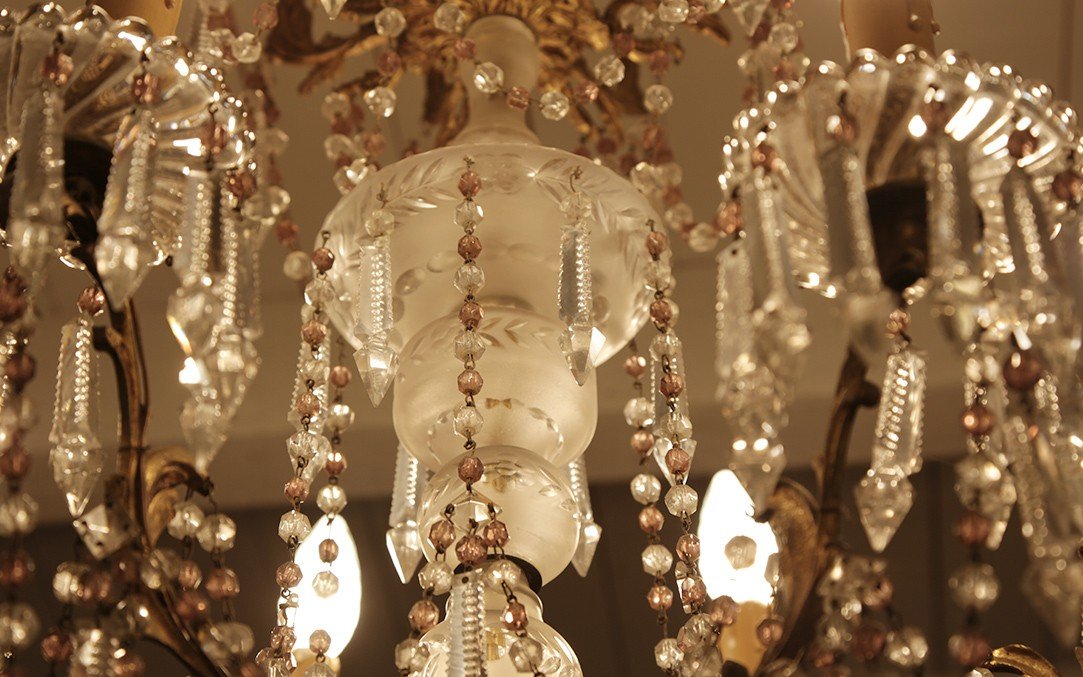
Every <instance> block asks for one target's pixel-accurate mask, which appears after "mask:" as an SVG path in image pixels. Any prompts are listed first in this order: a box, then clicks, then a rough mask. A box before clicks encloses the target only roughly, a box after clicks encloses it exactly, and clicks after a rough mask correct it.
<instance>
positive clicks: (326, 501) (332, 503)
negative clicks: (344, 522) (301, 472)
mask: <svg viewBox="0 0 1083 677" xmlns="http://www.w3.org/2000/svg"><path fill="white" fill-rule="evenodd" d="M316 505H317V506H318V507H319V509H320V510H322V511H324V512H325V513H327V514H333V513H334V514H337V513H340V512H342V510H343V509H344V508H345V507H346V492H345V491H343V490H342V487H340V486H339V485H337V484H328V485H326V486H324V487H321V488H320V493H319V494H317V496H316Z"/></svg>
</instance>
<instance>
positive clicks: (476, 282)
mask: <svg viewBox="0 0 1083 677" xmlns="http://www.w3.org/2000/svg"><path fill="white" fill-rule="evenodd" d="M484 286H485V271H484V270H482V269H481V266H479V265H477V264H476V263H474V262H470V263H464V264H463V265H461V266H459V269H458V270H456V271H455V288H456V289H458V290H459V291H460V292H462V293H463V294H473V295H475V296H476V295H477V293H478V292H479V291H481V288H482V287H484Z"/></svg>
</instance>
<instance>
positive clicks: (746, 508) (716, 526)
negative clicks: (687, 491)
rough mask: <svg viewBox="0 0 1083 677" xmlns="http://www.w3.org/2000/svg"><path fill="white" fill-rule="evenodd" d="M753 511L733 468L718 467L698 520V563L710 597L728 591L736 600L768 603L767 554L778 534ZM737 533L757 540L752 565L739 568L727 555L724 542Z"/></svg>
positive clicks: (773, 551)
mask: <svg viewBox="0 0 1083 677" xmlns="http://www.w3.org/2000/svg"><path fill="white" fill-rule="evenodd" d="M753 514H755V511H754V509H753V507H752V499H751V498H749V497H748V492H746V491H745V489H744V487H743V486H741V481H740V480H738V479H737V476H736V475H734V474H733V472H731V471H729V470H721V471H719V472H718V473H716V474H715V476H714V477H713V478H711V484H710V486H708V487H707V495H706V496H704V498H703V507H702V508H700V520H699V539H700V543H701V552H702V554H701V555H700V561H699V567H700V572H701V573H702V575H703V582H704V583H705V584H706V585H707V592H708V594H710V596H711V597H721V596H723V595H727V596H729V597H732V598H733V600H734V601H735V602H737V603H738V604H743V603H744V602H758V603H760V604H763V605H765V606H766V605H769V604H770V603H771V598H772V596H773V588H772V585H771V583H770V582H769V581H768V580H767V578H766V574H767V568H768V558H770V557H771V555H774V554H776V553H778V538H777V537H776V536H775V532H774V530H772V529H771V525H770V524H767V523H765V522H757V521H756V520H755V519H753V517H752V515H753ZM736 536H746V537H748V538H751V539H752V541H753V542H755V544H756V548H755V557H754V558H753V560H752V563H751V565H749V566H747V567H744V568H741V569H735V568H734V567H733V564H732V563H731V562H730V560H729V558H728V557H727V556H726V545H727V544H728V543H729V542H730V541H731V540H733V538H734V537H736Z"/></svg>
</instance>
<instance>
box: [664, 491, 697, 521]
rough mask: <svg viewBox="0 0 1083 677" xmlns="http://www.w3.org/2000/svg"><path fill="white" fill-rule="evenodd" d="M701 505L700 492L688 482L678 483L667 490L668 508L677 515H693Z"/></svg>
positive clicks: (672, 513)
mask: <svg viewBox="0 0 1083 677" xmlns="http://www.w3.org/2000/svg"><path fill="white" fill-rule="evenodd" d="M698 507H699V494H698V493H696V490H695V489H693V488H692V487H690V486H688V485H687V484H677V485H674V486H672V487H670V488H669V491H667V492H666V508H667V509H668V510H669V512H670V514H671V515H673V516H675V517H681V516H682V515H685V514H687V515H691V514H693V513H694V512H696V508H698Z"/></svg>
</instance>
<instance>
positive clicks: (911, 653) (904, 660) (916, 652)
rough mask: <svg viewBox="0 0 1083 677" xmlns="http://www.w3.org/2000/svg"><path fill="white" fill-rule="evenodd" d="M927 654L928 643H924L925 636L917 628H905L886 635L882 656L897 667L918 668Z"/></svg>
mask: <svg viewBox="0 0 1083 677" xmlns="http://www.w3.org/2000/svg"><path fill="white" fill-rule="evenodd" d="M928 654H929V643H928V642H926V641H925V635H924V634H922V632H921V630H919V629H918V628H915V627H911V626H907V627H904V628H900V629H899V630H893V631H891V632H889V633H888V635H887V643H886V644H885V646H884V655H885V656H887V659H888V660H889V661H891V662H892V663H894V664H895V665H898V666H899V667H902V668H917V667H920V666H921V665H923V664H924V663H925V657H926V656H927V655H928Z"/></svg>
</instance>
